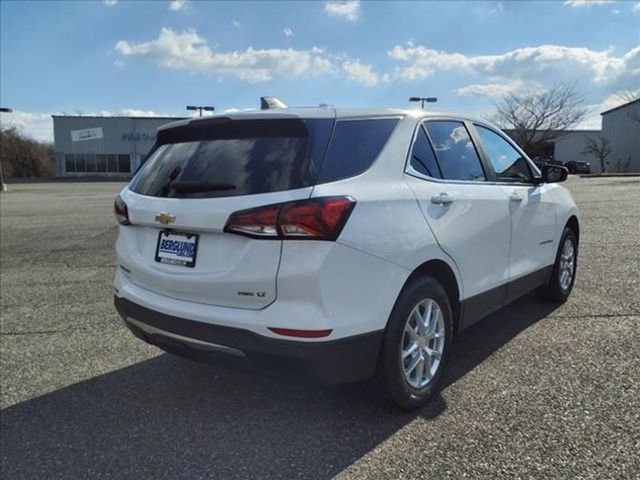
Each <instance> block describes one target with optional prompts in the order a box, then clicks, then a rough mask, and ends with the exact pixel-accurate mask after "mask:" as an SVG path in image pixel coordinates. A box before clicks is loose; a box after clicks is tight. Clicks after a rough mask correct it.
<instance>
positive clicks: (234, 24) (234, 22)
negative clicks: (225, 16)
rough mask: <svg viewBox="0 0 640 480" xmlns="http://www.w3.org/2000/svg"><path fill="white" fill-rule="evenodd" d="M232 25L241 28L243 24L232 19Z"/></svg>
mask: <svg viewBox="0 0 640 480" xmlns="http://www.w3.org/2000/svg"><path fill="white" fill-rule="evenodd" d="M231 25H233V26H234V27H236V28H240V27H241V26H242V24H241V23H240V22H239V21H238V20H231Z"/></svg>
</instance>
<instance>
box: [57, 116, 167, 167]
mask: <svg viewBox="0 0 640 480" xmlns="http://www.w3.org/2000/svg"><path fill="white" fill-rule="evenodd" d="M176 120H179V118H177V117H95V116H70V115H53V137H54V144H55V146H54V149H55V156H56V176H59V177H87V176H91V177H94V176H101V177H102V176H104V177H124V178H128V177H130V176H131V175H132V174H133V172H135V171H136V168H138V166H139V165H140V164H141V163H142V162H143V161H144V159H145V156H146V154H147V152H148V151H149V149H150V148H151V147H152V146H153V144H154V143H155V141H156V129H157V128H158V127H160V126H161V125H164V124H166V123H169V122H173V121H176Z"/></svg>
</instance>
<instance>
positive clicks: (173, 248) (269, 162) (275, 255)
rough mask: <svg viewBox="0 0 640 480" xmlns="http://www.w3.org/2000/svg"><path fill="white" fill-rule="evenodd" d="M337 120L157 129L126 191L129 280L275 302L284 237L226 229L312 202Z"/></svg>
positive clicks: (195, 297) (202, 298)
mask: <svg viewBox="0 0 640 480" xmlns="http://www.w3.org/2000/svg"><path fill="white" fill-rule="evenodd" d="M333 124H334V113H333V111H332V110H323V111H317V112H316V113H315V116H314V117H313V118H301V117H299V116H294V115H284V114H270V115H257V116H255V117H247V116H237V117H235V118H234V117H231V116H229V117H211V118H208V119H204V120H193V121H191V122H185V123H183V124H180V125H178V126H175V127H170V128H166V129H162V130H160V131H159V132H158V141H157V144H156V145H155V146H154V148H153V150H152V151H151V152H150V155H149V157H148V160H147V161H146V163H145V164H144V166H143V167H142V168H141V169H140V171H139V172H138V173H137V174H136V175H135V177H134V178H133V180H132V181H131V183H130V184H129V186H128V188H127V189H125V190H124V191H123V193H122V194H121V197H122V199H123V200H124V202H125V203H126V205H127V209H128V215H129V220H130V222H131V225H128V226H127V227H125V228H121V229H120V230H121V231H120V237H119V239H118V245H117V250H118V256H119V261H120V263H121V266H122V267H123V271H124V272H125V274H126V275H127V276H128V278H129V280H130V281H131V282H132V283H134V284H137V285H139V286H141V287H143V288H145V289H148V290H151V291H153V292H156V293H160V294H162V295H166V296H169V297H173V298H176V299H181V300H188V301H193V302H199V303H205V304H210V305H218V306H228V307H239V308H248V309H260V308H264V307H265V306H267V305H269V304H270V303H271V302H273V301H274V300H275V298H276V277H277V272H278V265H279V262H280V252H281V247H282V240H278V239H273V240H267V239H254V238H249V237H247V236H241V235H233V234H229V233H224V231H223V230H224V227H225V224H226V222H227V219H228V218H229V216H230V215H231V214H232V213H234V212H236V211H238V210H244V209H248V208H253V207H258V206H262V205H267V204H272V203H279V202H288V201H292V200H300V199H306V198H309V196H310V194H311V191H312V188H313V185H314V184H315V181H316V179H317V177H318V174H319V170H320V166H321V164H322V161H323V158H324V155H325V151H326V148H327V145H328V143H329V138H330V136H331V131H332V128H333Z"/></svg>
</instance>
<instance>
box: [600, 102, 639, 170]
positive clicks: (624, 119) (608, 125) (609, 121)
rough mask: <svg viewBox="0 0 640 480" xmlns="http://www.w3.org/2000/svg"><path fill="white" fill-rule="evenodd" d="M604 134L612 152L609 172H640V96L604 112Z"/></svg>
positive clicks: (609, 156)
mask: <svg viewBox="0 0 640 480" xmlns="http://www.w3.org/2000/svg"><path fill="white" fill-rule="evenodd" d="M602 136H603V138H604V139H605V141H607V142H608V144H609V147H610V148H611V153H610V154H609V155H608V156H607V158H606V163H607V171H609V172H640V98H638V99H636V100H634V101H632V102H629V103H625V104H624V105H620V106H618V107H616V108H612V109H611V110H607V111H606V112H602Z"/></svg>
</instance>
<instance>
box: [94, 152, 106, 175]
mask: <svg viewBox="0 0 640 480" xmlns="http://www.w3.org/2000/svg"><path fill="white" fill-rule="evenodd" d="M106 171H107V156H106V155H103V154H98V155H96V172H106Z"/></svg>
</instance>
